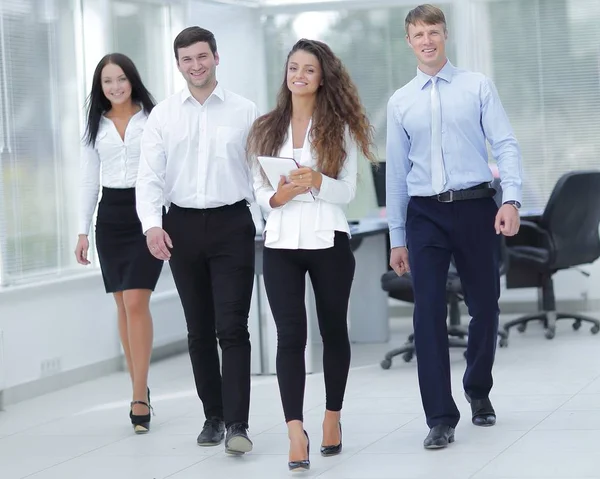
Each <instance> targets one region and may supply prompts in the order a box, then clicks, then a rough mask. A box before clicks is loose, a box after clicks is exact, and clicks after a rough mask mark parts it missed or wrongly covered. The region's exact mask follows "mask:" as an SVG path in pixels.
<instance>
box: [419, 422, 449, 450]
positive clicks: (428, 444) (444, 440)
mask: <svg viewBox="0 0 600 479" xmlns="http://www.w3.org/2000/svg"><path fill="white" fill-rule="evenodd" d="M453 442H454V428H453V427H450V426H447V425H446V424H438V425H437V426H434V427H432V428H431V430H430V431H429V434H428V435H427V437H426V438H425V440H424V441H423V447H424V448H425V449H442V448H444V447H447V446H448V444H451V443H453Z"/></svg>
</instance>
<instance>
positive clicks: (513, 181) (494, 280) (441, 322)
mask: <svg viewBox="0 0 600 479" xmlns="http://www.w3.org/2000/svg"><path fill="white" fill-rule="evenodd" d="M405 28H406V33H407V36H406V38H407V41H408V43H409V45H410V47H411V48H412V49H413V51H414V53H415V56H416V58H417V62H418V70H417V75H416V77H415V78H414V79H413V80H412V81H410V82H409V83H408V84H407V85H405V86H404V87H402V88H401V89H399V90H397V91H396V92H395V93H394V95H393V96H392V97H391V98H390V100H389V103H388V119H387V148H386V150H387V160H386V161H387V163H386V165H387V166H386V170H387V173H386V192H387V198H386V203H387V216H388V221H389V226H390V239H391V247H392V251H391V256H390V266H391V267H392V268H393V269H394V270H395V271H396V273H397V274H399V275H402V274H404V273H406V272H409V271H410V272H411V276H412V281H413V288H414V294H415V311H414V327H415V347H416V354H417V358H418V361H417V366H418V375H419V385H420V389H421V397H422V401H423V407H424V409H425V415H426V419H427V425H428V426H429V428H430V432H429V435H428V436H427V438H426V439H425V441H424V446H425V448H428V449H434V448H440V447H445V446H447V445H448V444H449V443H451V442H453V441H454V429H455V427H456V425H457V424H458V421H459V419H460V414H459V412H458V408H457V407H456V404H455V402H454V400H453V398H452V391H451V386H450V364H449V353H448V335H447V326H446V316H447V307H446V277H447V273H448V268H449V264H450V260H451V257H452V256H453V257H454V260H455V263H456V267H457V269H458V273H459V275H460V278H461V283H462V285H463V289H464V292H465V300H466V303H467V306H468V308H469V314H470V315H471V316H472V318H473V319H472V320H471V323H470V325H469V336H468V339H469V342H468V348H467V354H466V356H467V369H466V372H465V375H464V378H463V385H464V389H465V395H466V397H467V400H468V401H469V402H470V404H471V411H472V422H473V424H475V425H478V426H492V425H494V424H495V421H496V414H495V411H494V408H493V407H492V404H491V402H490V400H489V397H488V396H489V392H490V390H491V388H492V383H493V380H492V365H493V362H494V355H495V347H496V335H497V332H498V317H499V307H498V299H499V296H500V278H499V261H500V258H499V255H500V243H499V236H498V235H500V234H503V235H505V236H512V235H514V234H516V233H517V231H518V229H519V212H518V209H519V208H520V201H521V154H520V149H519V146H518V144H517V141H516V139H515V137H514V134H513V131H512V128H511V126H510V123H509V120H508V117H507V115H506V113H505V111H504V109H503V107H502V104H501V102H500V99H499V97H498V93H497V91H496V88H495V86H494V84H493V83H492V81H491V80H490V79H488V78H486V77H485V76H484V75H482V74H480V73H474V72H469V71H465V70H461V69H459V68H456V67H455V66H454V65H452V64H451V63H450V61H449V60H448V59H447V57H446V54H445V43H446V39H447V30H446V20H445V17H444V13H443V12H442V11H441V10H440V9H439V8H437V7H434V6H431V5H421V6H419V7H416V8H415V9H413V10H411V11H410V12H409V13H408V15H407V17H406V21H405ZM486 141H487V142H489V144H490V147H491V152H492V154H493V156H494V158H495V159H496V162H497V164H498V169H499V171H500V177H501V187H502V191H503V198H502V202H503V204H502V206H501V207H500V208H498V207H497V205H496V203H495V201H494V199H493V196H494V194H495V190H494V189H492V188H491V187H490V185H489V183H490V182H491V181H492V179H493V176H492V172H491V170H490V168H489V166H488V153H487V144H486Z"/></svg>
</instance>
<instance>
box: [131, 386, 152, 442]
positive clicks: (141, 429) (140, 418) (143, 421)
mask: <svg viewBox="0 0 600 479" xmlns="http://www.w3.org/2000/svg"><path fill="white" fill-rule="evenodd" d="M134 404H142V405H143V406H146V407H147V408H148V414H142V415H136V414H133V405H134ZM153 412H154V410H153V409H152V406H151V405H150V388H148V402H145V401H131V409H130V410H129V419H131V424H132V425H133V431H134V432H135V433H136V434H146V433H147V432H148V431H150V419H151V413H153Z"/></svg>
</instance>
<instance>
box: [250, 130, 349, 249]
mask: <svg viewBox="0 0 600 479" xmlns="http://www.w3.org/2000/svg"><path fill="white" fill-rule="evenodd" d="M310 127H311V123H309V125H308V129H307V135H306V137H305V139H304V145H303V146H302V150H301V151H294V147H293V142H292V127H291V125H290V127H289V129H288V134H287V139H286V141H285V143H284V145H283V146H282V148H281V151H280V152H279V155H278V156H279V157H283V158H292V157H293V158H294V159H296V162H297V163H298V164H299V165H300V166H301V167H302V166H307V167H309V168H312V169H314V170H316V169H317V159H316V158H315V157H314V156H313V155H312V153H311V151H312V148H311V143H310V138H309V132H310ZM345 140H346V154H347V157H346V161H345V162H344V165H343V167H342V170H341V171H340V173H339V175H338V177H337V178H336V179H334V178H330V177H329V176H325V175H322V176H323V181H322V183H321V188H320V190H317V189H315V188H313V190H312V193H313V195H314V196H315V201H314V202H311V203H307V202H303V201H294V200H292V201H289V202H288V203H286V204H285V205H283V206H280V207H278V208H272V207H271V205H270V203H269V201H270V199H271V197H272V196H273V195H274V194H275V190H274V189H273V188H272V187H271V185H270V184H269V182H268V181H266V180H265V179H264V178H263V176H262V174H261V171H260V168H259V167H258V166H255V167H254V169H253V174H254V190H255V192H256V201H257V203H258V205H259V206H260V207H261V209H262V211H263V213H264V214H265V215H266V217H267V222H266V225H265V229H264V233H263V234H264V236H265V247H267V248H281V249H324V248H331V247H332V246H333V245H334V236H335V232H336V231H342V232H345V233H346V234H348V236H350V227H349V226H348V220H347V219H346V214H345V212H344V209H343V208H342V205H347V204H348V203H350V202H351V201H352V200H353V199H354V195H355V193H356V176H357V166H358V165H357V157H358V148H357V145H356V142H355V141H354V140H352V139H351V137H350V133H349V130H348V129H346V138H345ZM294 153H295V154H294Z"/></svg>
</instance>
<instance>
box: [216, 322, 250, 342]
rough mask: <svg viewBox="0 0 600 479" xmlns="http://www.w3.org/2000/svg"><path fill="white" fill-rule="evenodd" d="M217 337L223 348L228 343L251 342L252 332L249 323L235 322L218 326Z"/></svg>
mask: <svg viewBox="0 0 600 479" xmlns="http://www.w3.org/2000/svg"><path fill="white" fill-rule="evenodd" d="M217 338H218V339H219V343H220V344H221V348H223V347H227V346H228V345H239V344H246V343H249V342H250V333H249V332H248V325H247V324H233V325H229V326H226V327H218V328H217Z"/></svg>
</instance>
